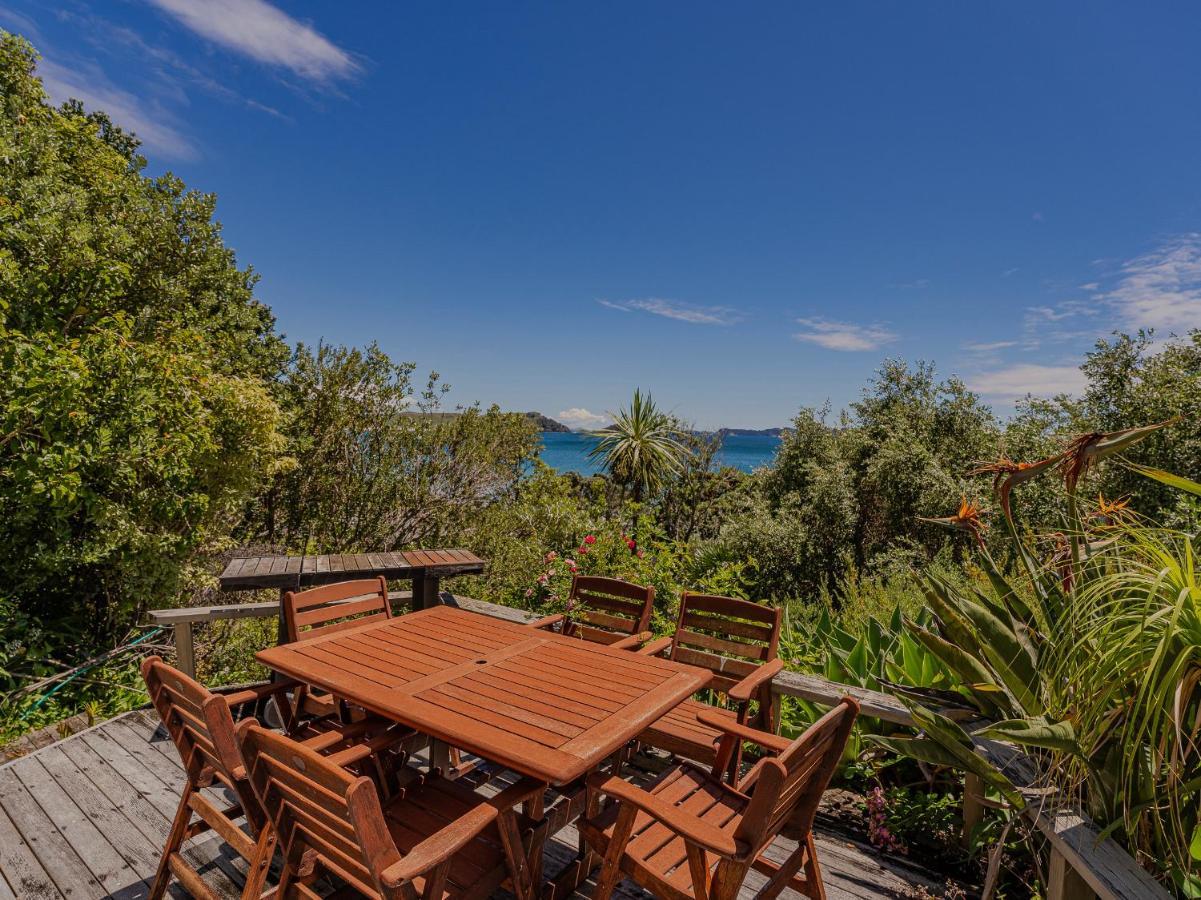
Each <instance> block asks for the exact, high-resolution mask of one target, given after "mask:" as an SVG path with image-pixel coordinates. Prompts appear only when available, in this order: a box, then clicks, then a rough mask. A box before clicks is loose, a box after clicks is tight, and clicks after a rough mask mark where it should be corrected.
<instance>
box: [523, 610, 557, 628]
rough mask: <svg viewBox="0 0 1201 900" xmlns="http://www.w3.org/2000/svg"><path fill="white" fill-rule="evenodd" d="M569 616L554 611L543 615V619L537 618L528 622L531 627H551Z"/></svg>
mask: <svg viewBox="0 0 1201 900" xmlns="http://www.w3.org/2000/svg"><path fill="white" fill-rule="evenodd" d="M566 619H567V617H566V616H565V615H563V613H553V614H552V615H549V616H543V617H542V618H541V619H535V620H534V621H532V622H527V623H526V624H527V625H528V626H529V627H530V628H550V627H551V626H552V625H558V624H559V623H560V622H563V621H566Z"/></svg>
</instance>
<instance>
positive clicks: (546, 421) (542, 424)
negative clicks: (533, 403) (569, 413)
mask: <svg viewBox="0 0 1201 900" xmlns="http://www.w3.org/2000/svg"><path fill="white" fill-rule="evenodd" d="M525 417H526V418H527V419H533V420H534V422H535V423H537V425H538V430H539V431H554V432H558V433H561V434H562V433H566V432H569V431H571V429H570V428H568V427H567V426H566V425H564V424H563V423H562V422H556V421H555V420H554V419H552V418H551V417H550V416H544V415H542V413H540V412H528V413H526V414H525Z"/></svg>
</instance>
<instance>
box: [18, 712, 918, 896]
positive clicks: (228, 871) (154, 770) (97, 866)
mask: <svg viewBox="0 0 1201 900" xmlns="http://www.w3.org/2000/svg"><path fill="white" fill-rule="evenodd" d="M157 725H158V719H157V717H156V716H155V715H154V713H153V712H152V711H142V710H138V711H134V712H130V713H126V714H125V715H122V716H119V717H117V718H115V719H110V720H109V721H107V722H104V723H102V724H100V725H97V726H96V727H94V728H91V729H89V730H87V731H83V732H80V733H79V734H76V735H73V736H71V737H69V738H67V739H65V740H63V741H60V742H58V743H56V744H52V745H51V746H48V747H44V748H42V749H40V750H37V751H36V752H34V753H31V754H30V755H28V756H24V757H21V758H20V759H17V760H14V761H12V762H10V763H7V764H5V765H3V766H0V876H2V877H0V900H7V898H22V900H24V898H39V900H40V898H47V900H50V898H63V897H66V898H71V900H88V898H98V897H113V898H120V900H127V898H129V900H132V898H138V897H145V896H146V895H147V894H148V892H149V880H150V879H151V878H152V877H153V875H154V871H155V867H156V866H157V863H158V855H159V851H160V849H161V847H162V846H163V843H164V842H165V840H166V837H167V829H168V827H169V824H170V820H171V817H172V816H173V815H174V814H175V808H176V805H177V803H178V799H179V792H180V789H181V788H182V785H183V768H182V766H181V764H180V761H179V756H178V754H177V753H176V750H175V747H174V745H173V744H172V743H171V742H170V741H169V740H166V739H165V738H163V737H162V736H161V734H162V733H161V732H160V733H159V735H158V739H155V740H152V739H151V738H152V737H154V736H155V730H156V728H157ZM213 799H216V796H214V798H213ZM575 846H576V833H575V830H574V829H573V828H567V829H564V830H563V831H560V832H559V833H558V834H557V835H556V836H555V838H554V839H553V840H550V841H548V842H547V851H546V853H547V858H546V867H545V868H546V872H547V873H548V874H551V875H553V874H554V873H555V872H557V871H558V870H559V869H560V868H561V867H562V866H563V864H564V863H566V862H567V860H568V859H570V858H571V857H572V856H573V855H574V853H575ZM817 846H818V853H819V858H820V860H821V863H822V866H823V869H824V875H825V883H826V891H827V894H828V896H829V897H830V900H846V898H877V897H887V898H902V897H909V896H913V895H914V893H915V891H916V889H917V888H918V887H919V886H920V887H926V888H929V889H935V888H937V887H939V886H940V885H939V883H938V882H937V881H936V876H934V875H933V874H932V873H930V872H927V871H925V870H923V869H921V868H919V867H917V866H915V865H913V864H911V863H909V862H908V861H904V860H895V859H882V858H881V857H879V856H877V855H876V854H875V852H874V851H873V850H872V848H870V847H867V846H864V845H862V844H858V843H855V842H851V841H848V840H847V839H846V838H845V837H843V836H840V835H837V834H832V833H828V832H824V831H822V830H821V828H820V826H819V828H818V834H817ZM189 848H190V849H188V850H187V851H186V852H185V854H184V855H185V856H187V857H188V858H189V859H190V861H191V862H192V863H193V865H195V866H196V867H197V868H199V869H200V870H201V872H202V874H203V875H204V876H205V879H206V881H208V882H209V884H210V885H211V886H212V887H213V889H214V890H215V891H217V893H218V895H219V896H221V897H230V898H233V897H237V896H238V895H239V892H240V888H241V885H242V883H243V877H244V876H243V873H244V871H245V863H244V862H243V861H242V860H241V858H240V857H238V856H237V855H236V854H234V853H233V852H232V851H229V850H228V848H224V849H225V850H226V852H225V853H223V852H222V849H223V844H222V843H221V841H220V840H219V839H218V838H216V837H215V836H211V835H210V836H206V838H205V839H202V840H198V841H193V842H191V843H190V844H189ZM790 849H791V845H790V842H786V841H784V840H782V839H778V840H777V844H776V845H773V847H772V849H771V850H770V851H769V853H770V854H771V855H773V856H774V855H775V854H776V853H777V852H778V853H779V854H780V858H783V857H784V856H785V855H787V853H788V851H789V850H790ZM762 882H763V878H762V876H759V875H757V874H756V873H752V877H751V878H750V879H748V882H747V886H746V888H745V889H744V891H743V896H745V897H750V896H753V894H754V892H755V890H756V889H757V888H758V887H759V886H760V885H761V884H762ZM171 890H172V892H173V893H174V895H175V896H186V895H185V894H184V893H183V892H182V890H181V888H180V887H179V885H178V884H176V883H173V884H172V888H171ZM590 893H591V886H590V884H589V885H586V886H585V887H584V889H583V891H582V892H581V893H579V894H577V895H576V896H578V897H587V896H590ZM618 894H619V895H620V896H623V897H626V898H633V897H640V898H645V897H648V896H649V895H648V894H646V893H644V892H643V891H641V890H640V889H639V888H637V887H636V886H634V885H633V884H631V883H630V882H625V883H624V884H623V885H622V886H621V887H620V888H619V891H618ZM782 896H783V897H790V898H795V897H796V896H797V895H795V894H793V893H791V892H787V891H786V892H785V893H784V894H783V895H782Z"/></svg>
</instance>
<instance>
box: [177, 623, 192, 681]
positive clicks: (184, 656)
mask: <svg viewBox="0 0 1201 900" xmlns="http://www.w3.org/2000/svg"><path fill="white" fill-rule="evenodd" d="M174 630H175V665H176V666H178V667H179V670H180V671H181V672H183V673H184V674H185V675H187V676H188V677H189V678H195V677H196V652H195V650H194V649H193V647H192V620H191V619H187V620H185V621H183V622H176V623H175V626H174Z"/></svg>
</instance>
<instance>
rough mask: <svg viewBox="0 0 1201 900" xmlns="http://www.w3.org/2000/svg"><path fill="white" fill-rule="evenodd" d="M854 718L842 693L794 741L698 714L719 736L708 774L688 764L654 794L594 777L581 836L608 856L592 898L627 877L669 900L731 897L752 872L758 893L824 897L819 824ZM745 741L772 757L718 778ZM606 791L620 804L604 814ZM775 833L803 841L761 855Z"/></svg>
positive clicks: (599, 899) (670, 773) (852, 705)
mask: <svg viewBox="0 0 1201 900" xmlns="http://www.w3.org/2000/svg"><path fill="white" fill-rule="evenodd" d="M858 712H859V704H858V703H856V702H855V700H853V699H851V698H850V697H846V698H844V699H843V700H842V702H841V703H840V704H839V705H838V706H836V707H834V709H832V710H831V711H830V712H828V713H826V714H825V715H824V716H822V717H821V718H820V719H818V721H817V722H815V723H814V724H813V725H812V726H811V727H810V728H809V729H808V730H807V731H806V732H805V733H804V734H802V735H801V736H800V737H798V738H797V739H796V740H794V741H788V740H785V739H784V738H781V737H778V736H776V735H774V734H768V733H766V732H762V731H757V730H755V729H752V728H747V727H745V726H742V725H738V724H736V723H734V722H731V721H729V720H727V719H725V718H722V717H720V716H715V715H713V713H711V712H702V713H701V714H700V715H701V717H702V718H704V719H706V720H707V724H709V725H711V726H712V727H713V728H715V729H719V730H720V733H721V734H722V738H721V742H720V750H719V751H718V754H717V760H716V761H715V764H714V766H713V770H712V772H706V771H704V770H702V769H700V768H697V767H695V766H693V765H691V764H690V763H684V764H682V765H679V766H675V767H673V768H671V769H668V770H667V771H666V772H664V773H663V774H662V775H661V776H660V777H659V778H658V779H656V781H655V782H654V783H653V784H652V785H651V786H650V788H649V790H643V789H641V788H638V787H635V786H634V785H632V784H629V783H628V782H625V781H622V780H621V779H620V778H611V777H609V778H607V777H605V776H603V775H593V776H591V778H590V779H589V782H588V791H589V794H588V812H587V813H586V815H587V818H586V819H585V820H584V821H583V822H582V823H581V825H580V832H581V834H582V835H583V837H584V839H585V840H586V841H587V843H588V844H589V845H590V846H591V847H593V848H594V849H595V851H596V853H598V854H600V856H601V857H603V863H604V865H603V868H602V870H601V873H600V876H599V877H598V879H597V885H596V891H595V893H593V895H592V896H593V898H594V900H608V897H609V896H610V895H611V894H612V893H613V889H614V888H615V887H616V886H617V883H618V881H619V880H620V879H621V878H622V876H626V877H629V878H631V879H632V880H633V881H635V882H636V883H638V884H639V885H641V886H642V887H644V888H646V889H647V890H648V891H650V892H651V893H652V894H654V895H655V896H656V897H661V898H666V900H685V898H688V900H692V898H695V900H701V898H706V900H735V898H736V897H737V896H738V892H739V889H740V888H741V887H742V884H743V881H744V880H745V879H746V876H747V873H748V872H749V871H750V870H751V869H752V868H754V869H755V870H757V871H759V872H762V873H763V874H765V875H767V876H768V881H767V884H766V885H764V887H762V888H761V889H760V890H759V892H758V893H757V894H756V896H757V897H763V898H771V897H776V896H778V895H779V893H780V892H781V891H782V890H783V889H784V888H786V887H787V888H791V889H792V890H794V891H797V892H799V893H801V894H804V895H805V896H807V897H812V898H814V900H824V898H825V896H826V892H825V888H824V887H823V885H822V876H821V867H820V865H819V864H818V861H817V852H816V849H815V846H814V842H813V831H812V828H813V819H814V816H815V815H816V813H817V806H818V803H819V802H820V801H821V797H822V793H823V792H824V791H825V789H826V786H827V785H828V784H829V782H830V777H831V776H832V775H833V774H834V770H835V767H836V766H837V765H838V761H839V759H840V758H841V756H842V752H843V749H844V747H845V746H846V742H847V738H848V737H849V736H850V733H851V726H852V725H853V724H854V722H855V717H856V716H857V715H858ZM742 741H751V742H754V743H756V744H758V745H759V746H760V747H762V748H763V750H764V751H766V752H767V753H771V754H774V758H772V757H769V756H765V757H763V758H761V759H760V760H759V761H758V762H757V763H756V764H755V766H754V767H753V768H752V769H751V770H750V771H749V772H748V773H747V774H746V777H744V778H742V779H741V780H740V781H738V782H737V784H736V786H734V787H731V786H730V785H729V784H727V783H726V782H724V781H722V779H721V777H720V773H722V772H723V771H725V770H726V769H727V767H728V760H729V759H730V758H731V757H732V756H733V754H734V750H735V747H736V746H737V745H738V744H740V743H741V742H742ZM602 794H604V795H608V796H609V797H612V798H614V799H615V800H617V803H615V804H610V805H609V806H608V808H607V809H605V811H604V812H600V797H601V795H602ZM778 834H782V835H783V836H785V837H786V838H790V839H792V840H795V841H796V842H797V847H796V849H795V850H794V851H793V852H792V853H791V854H789V856H788V858H787V859H786V860H785V861H784V862H782V863H777V862H775V861H773V860H769V859H767V858H766V857H765V856H763V855H762V854H763V851H764V850H765V849H766V848H767V846H768V845H769V844H771V842H772V841H773V840H774V839H775V837H776V835H778ZM594 860H595V856H594V857H592V858H591V859H590V860H589V861H587V862H586V863H585V865H592V864H594V862H593V861H594ZM802 869H804V874H803V876H802V875H800V874H798V873H800V872H801V870H802Z"/></svg>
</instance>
